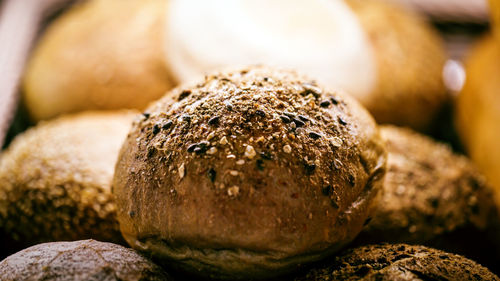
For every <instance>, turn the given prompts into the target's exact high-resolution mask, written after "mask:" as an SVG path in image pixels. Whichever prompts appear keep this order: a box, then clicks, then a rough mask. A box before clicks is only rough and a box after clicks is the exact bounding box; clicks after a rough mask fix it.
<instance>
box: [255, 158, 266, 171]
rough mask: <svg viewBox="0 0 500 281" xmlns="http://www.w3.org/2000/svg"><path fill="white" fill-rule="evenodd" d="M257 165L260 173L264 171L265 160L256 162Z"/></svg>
mask: <svg viewBox="0 0 500 281" xmlns="http://www.w3.org/2000/svg"><path fill="white" fill-rule="evenodd" d="M255 165H256V167H257V169H259V170H260V171H262V170H264V160H262V159H257V162H255Z"/></svg>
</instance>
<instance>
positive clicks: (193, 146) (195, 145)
mask: <svg viewBox="0 0 500 281" xmlns="http://www.w3.org/2000/svg"><path fill="white" fill-rule="evenodd" d="M196 147H198V144H196V143H193V144H191V145H190V146H188V148H187V151H188V152H193V151H194V150H195V148H196Z"/></svg>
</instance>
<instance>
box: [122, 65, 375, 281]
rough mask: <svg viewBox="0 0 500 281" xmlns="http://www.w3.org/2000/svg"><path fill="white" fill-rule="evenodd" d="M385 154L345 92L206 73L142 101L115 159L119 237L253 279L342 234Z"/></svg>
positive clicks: (364, 204) (361, 208) (249, 73)
mask: <svg viewBox="0 0 500 281" xmlns="http://www.w3.org/2000/svg"><path fill="white" fill-rule="evenodd" d="M384 173H385V151H384V147H383V144H382V142H381V140H380V137H379V134H378V129H377V127H376V125H375V122H374V121H373V119H372V117H371V116H370V115H369V114H368V112H367V111H366V110H365V109H364V108H362V107H361V106H360V105H359V104H358V103H357V102H356V101H354V100H353V99H352V98H350V97H349V96H348V95H345V94H342V93H340V92H333V91H329V90H325V89H324V88H322V87H321V86H318V85H317V84H316V83H315V82H314V81H313V80H310V79H307V78H304V77H301V76H299V75H297V74H295V73H293V72H288V71H282V70H273V69H268V68H263V67H258V68H243V69H241V70H237V71H226V72H223V73H217V74H212V75H208V76H207V77H206V78H205V80H203V81H200V83H198V84H195V85H190V86H189V85H185V86H182V87H179V88H177V89H175V90H174V91H172V92H170V93H169V94H167V95H166V96H165V97H164V98H162V99H161V100H159V101H158V102H156V103H154V104H152V105H151V107H149V108H148V109H147V110H146V112H145V113H144V116H143V118H142V119H141V120H138V121H137V122H135V123H134V125H133V128H132V130H131V132H130V134H129V137H128V138H127V140H126V142H125V144H124V146H123V147H122V150H121V152H120V156H119V160H118V162H117V165H116V172H115V177H114V183H113V184H114V185H113V193H114V195H115V197H116V200H117V204H118V219H119V221H120V228H121V231H122V234H123V235H124V238H125V239H126V240H127V242H128V243H129V244H130V245H131V246H132V247H134V248H136V249H138V250H141V251H143V252H146V253H148V254H151V255H153V257H156V258H157V259H158V260H160V262H162V263H164V264H166V265H171V266H177V267H179V268H181V269H183V270H184V271H185V272H189V273H191V274H195V275H199V276H204V277H207V278H208V277H210V278H217V279H230V280H237V279H258V278H267V277H271V276H277V275H280V274H283V273H285V272H289V271H292V270H294V269H296V268H297V266H298V265H299V264H304V263H308V262H311V261H315V260H318V259H321V258H323V257H325V256H328V255H330V254H332V253H333V252H335V251H337V250H338V249H339V248H341V247H342V246H344V245H345V244H346V243H348V242H349V241H351V240H352V239H353V238H354V237H355V236H356V234H357V233H358V232H359V231H360V230H361V227H362V225H363V223H364V221H365V219H366V218H367V216H368V215H369V214H370V213H371V209H372V205H373V204H374V203H375V197H376V194H377V191H378V189H379V188H380V183H381V180H382V178H383V175H384Z"/></svg>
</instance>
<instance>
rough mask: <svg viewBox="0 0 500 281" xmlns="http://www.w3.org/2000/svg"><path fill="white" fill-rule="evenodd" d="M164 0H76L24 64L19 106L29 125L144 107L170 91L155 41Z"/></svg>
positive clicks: (159, 39)
mask: <svg viewBox="0 0 500 281" xmlns="http://www.w3.org/2000/svg"><path fill="white" fill-rule="evenodd" d="M165 7H166V0H89V1H80V3H77V4H75V6H74V7H72V8H71V9H70V10H69V11H68V12H66V13H65V14H63V15H61V16H60V17H58V18H57V19H55V20H54V22H52V23H51V24H50V25H49V27H48V28H47V30H46V32H45V33H44V34H43V35H42V37H41V39H40V42H39V43H38V45H37V46H36V47H35V49H34V51H33V54H32V56H31V58H30V60H29V63H28V66H27V69H26V74H25V78H24V82H23V88H24V92H23V93H24V101H25V104H26V107H27V109H28V112H29V113H30V115H31V117H32V118H33V119H34V120H35V121H38V120H42V119H49V118H53V117H55V116H58V115H60V114H63V113H71V112H78V111H84V110H97V109H121V108H138V109H144V108H145V107H146V106H147V105H148V103H149V102H151V101H152V100H155V99H157V98H160V97H161V96H163V95H164V94H165V92H166V91H167V90H168V89H170V88H171V87H172V84H173V83H172V82H171V81H170V78H169V75H168V73H167V70H166V68H165V65H164V60H163V48H162V45H163V44H162V42H163V41H162V40H163V39H162V36H161V34H162V33H163V25H164V17H165V11H166V8H165Z"/></svg>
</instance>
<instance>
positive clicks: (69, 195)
mask: <svg viewBox="0 0 500 281" xmlns="http://www.w3.org/2000/svg"><path fill="white" fill-rule="evenodd" d="M132 119H133V113H131V112H113V113H97V112H91V113H82V114H78V115H73V116H67V117H61V118H59V119H56V120H53V121H48V122H43V123H40V124H39V125H38V126H36V127H34V128H32V129H29V130H28V131H27V132H25V133H23V134H21V135H19V136H17V138H16V139H15V140H14V141H13V142H12V143H11V145H10V146H9V148H8V149H7V150H6V151H5V152H4V153H3V154H2V157H1V159H0V232H3V233H4V234H5V236H7V237H10V238H12V239H13V240H15V241H18V242H20V243H21V244H23V245H24V246H26V245H33V244H36V243H39V242H47V241H57V240H78V239H85V238H95V239H100V240H105V241H115V242H121V241H123V240H122V238H121V235H120V232H119V226H118V222H117V221H116V207H115V204H114V201H113V198H112V194H111V181H112V177H113V171H114V165H115V163H116V159H117V156H118V152H119V150H120V146H121V144H122V143H123V140H124V139H125V137H126V135H127V132H128V130H129V129H130V125H131V123H132ZM2 242H5V241H2ZM6 246H8V245H2V248H4V247H6Z"/></svg>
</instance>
